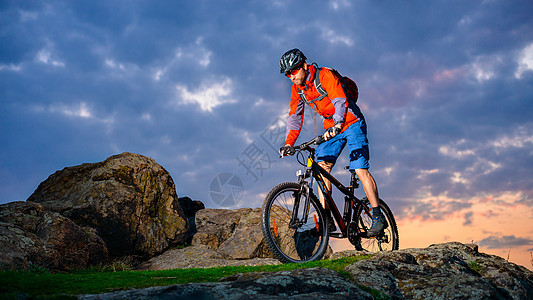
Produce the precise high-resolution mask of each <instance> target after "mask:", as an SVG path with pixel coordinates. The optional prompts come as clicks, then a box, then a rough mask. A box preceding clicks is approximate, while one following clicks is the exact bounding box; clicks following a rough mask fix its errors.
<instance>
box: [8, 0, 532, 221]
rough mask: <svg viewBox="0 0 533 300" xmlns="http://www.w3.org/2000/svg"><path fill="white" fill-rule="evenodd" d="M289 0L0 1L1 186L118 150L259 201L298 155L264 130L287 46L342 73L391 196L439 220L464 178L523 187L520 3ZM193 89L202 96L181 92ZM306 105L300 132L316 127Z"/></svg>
mask: <svg viewBox="0 0 533 300" xmlns="http://www.w3.org/2000/svg"><path fill="white" fill-rule="evenodd" d="M301 5H302V4H301V3H300V2H298V1H273V2H265V3H256V2H238V3H237V2H235V3H234V2H231V1H229V2H228V1H222V2H221V1H194V2H186V3H185V2H173V1H159V2H157V3H154V2H151V1H134V2H130V3H128V5H124V4H123V3H121V2H116V1H107V2H94V3H93V2H72V1H51V2H46V3H40V2H32V1H30V2H19V1H13V2H9V1H7V2H2V4H1V5H0V22H1V23H0V24H1V26H0V27H1V28H2V30H0V39H1V40H2V43H1V46H0V83H1V85H0V98H1V99H2V103H1V106H0V116H1V118H0V126H1V127H0V130H1V132H0V151H1V154H2V157H1V158H0V163H1V164H0V176H1V178H2V184H1V185H0V195H2V196H1V197H2V198H1V199H0V202H8V201H13V200H24V199H25V198H27V197H28V196H29V194H31V192H32V191H33V190H34V189H35V188H36V187H37V185H38V184H39V182H41V181H42V180H44V179H45V178H46V177H47V176H48V175H49V174H51V173H53V172H55V171H56V170H59V169H62V168H63V167H65V166H69V165H75V164H81V163H84V162H94V161H100V160H103V159H105V158H106V157H108V156H110V155H113V154H116V153H119V152H122V151H130V152H136V153H140V154H145V155H148V156H151V157H153V158H155V159H156V161H158V162H159V163H160V164H162V165H163V166H164V167H165V168H166V169H167V170H169V171H170V172H171V174H172V176H173V177H174V180H175V182H176V186H177V188H178V192H179V193H180V195H188V196H191V197H193V198H195V199H199V200H203V201H205V202H206V203H207V202H209V199H208V197H209V196H208V191H207V189H208V185H209V182H210V180H211V179H212V178H214V177H215V176H216V175H217V174H220V173H224V172H232V173H234V174H237V175H238V176H240V177H241V178H242V179H243V181H244V183H245V190H246V193H245V198H246V199H243V203H240V204H239V205H241V206H259V205H260V202H261V198H262V196H261V195H262V194H265V193H267V192H268V190H269V189H270V188H271V187H273V186H274V185H275V184H277V183H279V182H281V181H286V180H294V178H295V176H294V171H295V170H296V169H298V168H299V165H298V164H297V163H296V161H295V160H294V159H292V158H286V159H283V160H280V159H278V158H277V157H275V150H273V149H275V148H276V147H279V144H278V145H271V144H268V143H266V142H265V141H264V139H262V134H263V133H264V132H265V131H266V130H267V129H268V128H269V126H271V125H272V123H273V122H275V121H277V120H278V118H279V117H280V116H282V115H284V114H286V112H287V105H288V94H289V89H290V85H289V82H288V81H287V80H286V79H285V78H284V77H283V76H280V74H279V66H278V60H279V57H280V56H281V54H282V53H283V52H285V51H286V50H288V49H290V48H294V47H300V48H301V49H302V50H304V51H305V53H306V54H307V56H308V57H309V60H310V61H316V62H318V63H319V64H321V65H328V66H332V67H335V68H337V69H338V70H340V71H341V72H342V73H343V74H347V75H349V76H350V77H352V78H354V79H355V80H356V81H357V83H358V85H359V87H360V93H361V94H360V100H359V101H360V105H361V107H363V108H364V113H365V115H366V119H367V123H368V125H369V138H370V142H371V156H372V159H371V165H372V168H371V170H372V172H373V174H374V176H375V177H376V179H377V181H378V185H379V187H380V195H381V196H382V197H383V198H384V199H385V200H386V201H387V202H389V203H390V205H391V207H393V209H394V210H395V211H398V212H399V214H403V215H409V216H417V215H419V216H422V217H423V218H424V219H433V220H440V219H442V218H444V217H445V216H448V215H450V214H452V213H453V212H454V211H457V210H464V209H468V208H469V207H471V204H470V203H468V200H464V201H463V200H459V199H471V198H472V197H473V196H475V195H477V194H479V193H501V192H506V191H511V192H521V193H522V194H523V195H524V196H523V199H520V200H519V201H521V202H522V203H529V202H531V200H530V199H531V195H532V194H531V191H532V190H533V186H532V185H533V183H532V181H531V179H530V178H531V177H532V176H531V168H532V167H533V160H532V157H531V149H532V146H533V141H532V140H531V137H532V135H533V123H531V119H530V116H531V113H532V106H531V101H529V99H531V98H532V97H533V87H532V85H531V82H532V80H533V71H532V70H531V69H532V68H533V66H532V64H530V65H529V67H527V64H526V67H525V69H523V71H521V73H520V76H517V70H518V69H519V66H520V64H521V61H520V59H521V58H520V57H521V55H522V54H521V53H522V52H523V51H524V49H525V48H526V47H527V46H528V45H531V44H532V43H533V40H532V39H531V37H530V34H529V33H530V32H531V31H532V29H533V21H532V20H531V18H530V16H531V15H532V13H533V7H532V6H533V4H531V3H528V2H526V1H524V2H520V3H518V2H510V1H468V2H464V1H452V2H450V1H437V2H428V1H414V2H409V3H401V2H398V3H396V2H390V1H358V2H357V3H354V2H347V1H346V2H344V1H329V2H324V1H308V2H306V8H305V9H302V7H301ZM522 67H523V64H522ZM523 68H524V67H523ZM202 91H209V92H206V93H205V94H203V97H204V99H203V100H199V101H200V102H201V101H210V102H209V103H211V106H209V105H208V104H207V103H205V102H203V103H200V102H194V101H196V100H190V99H199V98H198V97H196V96H198V95H201V92H202ZM185 92H187V93H189V95H188V96H189V98H187V95H186V93H185ZM195 97H196V98H195ZM187 99H188V100H187ZM213 103H215V104H213ZM216 103H223V104H219V105H217V104H216ZM201 104H203V105H204V106H202V105H201ZM205 105H207V106H205ZM205 107H209V108H210V109H209V110H206V109H205ZM202 108H204V109H202ZM307 116H308V117H307V121H308V123H306V126H307V131H306V132H305V133H303V135H302V138H301V140H303V139H304V138H305V137H311V136H312V135H313V129H312V122H309V119H310V116H311V115H310V114H308V115H307ZM319 128H320V125H319ZM276 142H277V143H279V142H280V141H276ZM250 145H256V146H257V147H259V150H261V151H263V152H262V153H264V154H266V153H268V154H269V155H271V156H272V157H271V159H272V161H271V162H269V163H268V164H267V165H265V166H264V168H266V167H267V166H268V168H266V169H264V170H261V172H259V170H256V171H258V172H259V173H260V174H259V173H258V174H259V175H260V176H258V178H255V177H254V176H252V174H251V173H250V171H249V170H247V169H246V168H245V167H244V166H243V165H242V164H241V163H239V160H238V158H241V157H242V156H243V152H245V150H246V149H248V147H250ZM341 162H344V161H340V162H339V163H341ZM339 174H341V173H339ZM345 177H346V178H345V181H347V180H348V175H346V176H345ZM422 194H424V195H426V196H427V197H429V198H431V197H433V198H432V199H435V201H436V202H437V203H438V204H439V206H438V207H435V206H432V205H430V204H428V203H427V202H423V201H422V202H417V200H418V199H419V198H420V197H422V196H421V195H422ZM439 195H446V196H447V197H448V198H449V199H454V200H447V202H446V201H442V202H441V200H439V199H441V198H439ZM528 195H529V196H528ZM208 205H209V203H208ZM470 217H471V215H470V216H465V223H468V222H469V221H470V220H471V219H470Z"/></svg>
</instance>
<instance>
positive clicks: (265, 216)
mask: <svg viewBox="0 0 533 300" xmlns="http://www.w3.org/2000/svg"><path fill="white" fill-rule="evenodd" d="M305 197H306V195H305V194H303V193H301V192H300V185H299V184H298V183H295V182H285V183H282V184H279V185H277V186H276V187H274V188H273V189H272V190H271V191H270V193H268V195H267V196H266V198H265V201H264V203H263V208H262V213H261V226H262V230H263V236H264V238H265V243H266V245H267V247H268V248H269V249H270V251H271V252H272V254H273V255H274V257H275V258H277V259H278V260H279V261H281V262H283V263H302V262H308V261H313V260H318V259H321V258H322V256H323V255H324V253H325V252H326V250H327V246H328V239H329V236H328V231H327V226H326V221H325V220H326V219H325V214H324V211H323V209H322V206H321V205H320V202H319V201H318V200H317V199H316V197H315V195H313V194H311V199H310V205H309V213H308V214H307V216H304V210H305V207H304V206H305V205H304V204H305ZM296 203H299V205H296V206H299V207H298V212H297V218H296V220H293V219H292V216H293V210H294V208H295V204H296Z"/></svg>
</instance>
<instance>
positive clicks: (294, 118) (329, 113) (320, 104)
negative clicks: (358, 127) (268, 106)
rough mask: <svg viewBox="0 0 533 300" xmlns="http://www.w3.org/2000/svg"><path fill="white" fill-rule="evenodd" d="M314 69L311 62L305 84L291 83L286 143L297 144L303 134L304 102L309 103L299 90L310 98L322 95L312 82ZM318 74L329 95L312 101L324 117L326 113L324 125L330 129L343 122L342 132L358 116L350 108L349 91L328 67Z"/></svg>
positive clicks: (312, 105) (314, 107) (355, 120)
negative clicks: (301, 131)
mask: <svg viewBox="0 0 533 300" xmlns="http://www.w3.org/2000/svg"><path fill="white" fill-rule="evenodd" d="M315 71H316V67H315V66H313V65H308V75H307V78H306V80H305V86H299V85H296V84H293V85H292V92H291V102H290V111H289V118H288V119H287V133H286V138H285V145H287V144H288V145H291V146H294V143H295V142H296V139H298V136H299V135H300V130H301V129H302V124H303V116H304V106H305V105H306V104H305V103H304V102H303V101H302V99H301V98H300V95H299V94H298V91H300V90H303V91H304V94H305V97H306V99H307V100H308V101H310V100H313V99H316V98H317V97H320V96H321V95H320V93H319V92H318V91H317V89H316V87H315V85H314V83H313V80H314V78H315V77H314V76H315ZM319 76H320V78H319V79H320V83H321V84H322V87H323V88H324V89H325V90H326V92H327V93H328V96H327V97H324V98H322V99H321V100H318V101H315V102H312V103H310V105H311V107H313V109H315V110H316V111H317V112H318V113H319V114H320V115H321V116H322V117H324V122H323V123H322V126H323V127H324V129H328V128H330V127H333V126H335V125H337V124H342V130H341V132H343V131H344V130H346V128H348V127H349V126H350V125H352V124H353V123H355V122H357V121H358V120H359V119H358V118H357V116H356V115H355V114H354V113H353V111H352V110H351V109H350V108H349V106H348V101H347V100H346V95H345V94H344V90H343V89H342V86H341V83H340V81H339V79H338V78H337V77H336V76H335V75H334V74H333V73H332V72H331V71H330V70H329V69H327V68H323V69H322V70H321V71H320V74H319Z"/></svg>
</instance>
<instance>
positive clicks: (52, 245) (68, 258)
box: [0, 202, 108, 271]
mask: <svg viewBox="0 0 533 300" xmlns="http://www.w3.org/2000/svg"><path fill="white" fill-rule="evenodd" d="M0 253H1V255H0V269H28V268H31V267H41V268H47V269H49V270H52V271H69V270H74V269H82V268H87V267H89V266H90V265H94V264H99V263H103V262H105V261H106V260H107V258H108V253H107V248H106V245H105V243H104V241H103V240H102V239H101V238H100V237H99V236H98V235H96V234H95V233H94V231H93V230H91V229H90V228H82V227H80V226H78V225H76V224H75V223H74V222H72V221H71V220H70V219H68V218H66V217H63V216H61V215H60V214H58V213H54V212H50V211H45V210H43V208H42V206H41V205H39V204H37V203H32V202H11V203H7V204H3V205H0Z"/></svg>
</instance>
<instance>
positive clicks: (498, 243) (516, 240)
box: [479, 235, 533, 249]
mask: <svg viewBox="0 0 533 300" xmlns="http://www.w3.org/2000/svg"><path fill="white" fill-rule="evenodd" d="M528 245H533V240H532V239H529V238H520V237H516V236H514V235H504V236H495V235H491V236H489V237H486V238H484V239H482V240H481V241H479V246H481V247H486V248H487V249H510V248H514V247H520V246H528Z"/></svg>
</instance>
